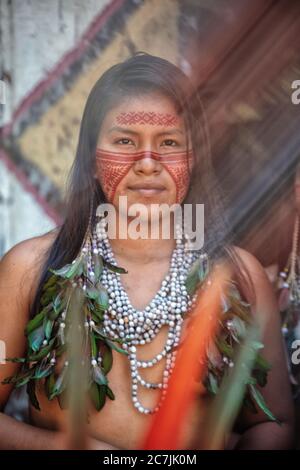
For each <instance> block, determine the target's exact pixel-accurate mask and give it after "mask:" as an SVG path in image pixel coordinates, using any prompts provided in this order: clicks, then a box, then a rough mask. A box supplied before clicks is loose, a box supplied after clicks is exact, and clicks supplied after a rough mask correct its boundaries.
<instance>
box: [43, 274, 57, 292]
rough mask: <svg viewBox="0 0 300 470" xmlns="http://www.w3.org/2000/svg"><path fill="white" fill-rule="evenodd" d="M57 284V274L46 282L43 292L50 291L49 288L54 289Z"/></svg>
mask: <svg viewBox="0 0 300 470" xmlns="http://www.w3.org/2000/svg"><path fill="white" fill-rule="evenodd" d="M56 282H57V276H56V275H55V274H52V276H50V277H49V279H48V281H46V282H45V284H44V286H43V290H44V291H46V290H47V289H49V287H53V286H54V285H55V284H56Z"/></svg>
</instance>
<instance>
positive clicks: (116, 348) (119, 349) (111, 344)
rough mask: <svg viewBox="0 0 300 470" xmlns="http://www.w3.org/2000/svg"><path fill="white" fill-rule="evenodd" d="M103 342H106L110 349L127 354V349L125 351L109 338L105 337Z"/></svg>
mask: <svg viewBox="0 0 300 470" xmlns="http://www.w3.org/2000/svg"><path fill="white" fill-rule="evenodd" d="M105 343H106V344H107V345H108V346H109V347H111V348H112V349H114V350H115V351H118V352H119V353H121V354H125V356H128V354H129V353H128V352H127V351H125V349H123V348H120V347H119V346H117V345H116V344H115V343H113V342H112V341H111V340H110V339H107V338H106V339H105Z"/></svg>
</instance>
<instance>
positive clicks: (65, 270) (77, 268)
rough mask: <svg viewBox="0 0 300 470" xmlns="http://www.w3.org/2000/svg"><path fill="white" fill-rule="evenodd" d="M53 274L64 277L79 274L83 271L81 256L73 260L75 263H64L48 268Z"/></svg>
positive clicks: (67, 277) (68, 277)
mask: <svg viewBox="0 0 300 470" xmlns="http://www.w3.org/2000/svg"><path fill="white" fill-rule="evenodd" d="M50 271H51V272H52V273H53V274H56V275H57V276H60V277H63V278H65V279H73V278H74V277H75V276H81V274H82V272H83V261H82V258H81V257H78V258H77V259H76V260H75V263H70V264H66V265H65V266H63V267H62V268H59V269H50Z"/></svg>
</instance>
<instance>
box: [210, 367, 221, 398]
mask: <svg viewBox="0 0 300 470" xmlns="http://www.w3.org/2000/svg"><path fill="white" fill-rule="evenodd" d="M207 379H208V388H209V391H210V392H211V393H212V394H213V395H216V394H217V393H218V391H219V385H218V381H217V379H216V377H215V376H214V375H213V374H212V373H211V372H209V373H208V377H207Z"/></svg>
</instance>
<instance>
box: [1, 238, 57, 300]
mask: <svg viewBox="0 0 300 470" xmlns="http://www.w3.org/2000/svg"><path fill="white" fill-rule="evenodd" d="M56 234H57V230H55V231H51V232H48V233H46V234H45V235H41V236H37V237H33V238H29V239H28V240H24V241H22V242H20V243H17V244H16V245H15V246H13V247H12V248H11V249H10V250H9V251H8V252H7V253H6V254H5V255H4V256H3V258H2V259H1V262H0V295H1V294H3V292H1V291H4V290H6V292H9V291H10V290H11V289H13V288H14V289H18V292H19V294H21V295H22V297H23V298H24V299H25V298H26V301H28V302H30V301H31V295H32V293H33V291H34V289H35V286H36V284H37V281H38V277H39V272H40V269H41V266H42V264H43V261H44V259H45V256H46V254H47V251H48V250H49V248H50V247H51V245H52V243H53V242H54V239H55V237H56ZM19 289H20V290H19Z"/></svg>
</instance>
